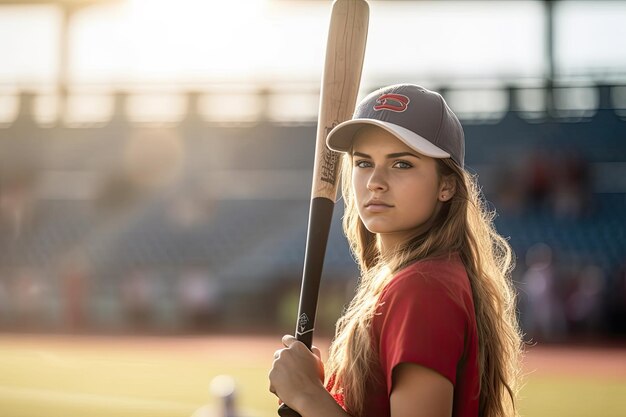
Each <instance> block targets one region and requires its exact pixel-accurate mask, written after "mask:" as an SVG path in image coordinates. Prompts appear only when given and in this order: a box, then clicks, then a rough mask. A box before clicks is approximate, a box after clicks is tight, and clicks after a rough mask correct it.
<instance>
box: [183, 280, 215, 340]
mask: <svg viewBox="0 0 626 417" xmlns="http://www.w3.org/2000/svg"><path fill="white" fill-rule="evenodd" d="M178 293H179V303H180V304H179V305H180V308H181V311H182V315H183V317H184V319H185V322H186V324H187V325H188V327H190V328H191V329H193V330H202V329H206V328H208V327H210V326H211V325H214V324H215V322H214V321H215V319H216V318H217V317H216V316H217V313H218V307H219V306H218V303H219V287H218V283H217V282H216V281H215V280H214V279H213V278H212V277H211V276H210V275H209V273H208V272H207V271H206V270H204V269H203V268H190V269H188V270H186V271H185V272H183V274H182V275H181V277H180V280H179V288H178Z"/></svg>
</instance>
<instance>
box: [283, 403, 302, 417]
mask: <svg viewBox="0 0 626 417" xmlns="http://www.w3.org/2000/svg"><path fill="white" fill-rule="evenodd" d="M278 415H279V416H280V417H300V414H298V412H297V411H294V410H292V409H291V408H289V407H287V405H286V404H281V406H280V407H278Z"/></svg>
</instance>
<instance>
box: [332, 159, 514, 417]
mask: <svg viewBox="0 0 626 417" xmlns="http://www.w3.org/2000/svg"><path fill="white" fill-rule="evenodd" d="M344 159H345V161H344V164H343V166H344V170H343V174H342V176H343V185H342V187H343V198H344V201H345V214H344V218H343V228H344V232H345V234H346V236H347V238H348V241H349V243H350V247H351V251H352V253H353V255H354V256H355V258H356V260H357V262H358V264H359V268H360V271H361V278H360V281H359V284H358V286H357V290H356V294H355V297H354V299H353V300H352V302H351V303H350V304H349V306H348V307H347V309H346V311H345V312H344V314H343V316H342V317H341V318H340V319H339V321H338V322H337V330H336V335H335V338H334V340H333V342H332V344H331V348H330V355H329V360H328V363H327V375H329V376H330V377H333V378H334V388H333V390H334V391H338V392H341V393H342V394H343V396H344V400H345V404H346V408H347V409H348V411H349V412H350V413H352V414H353V415H355V416H358V415H360V414H362V412H363V409H364V400H365V391H366V384H367V381H368V379H370V378H369V377H371V376H373V373H372V370H373V366H374V364H375V363H376V362H377V358H376V352H375V350H374V349H373V345H372V340H371V329H370V327H371V322H372V317H373V315H374V313H375V309H376V307H377V300H378V297H379V295H380V293H381V291H382V289H383V288H384V287H385V285H386V284H387V283H388V282H389V281H390V280H391V279H392V278H393V274H394V272H397V271H398V270H400V269H401V268H403V267H405V266H407V265H408V264H410V263H412V262H415V261H417V260H423V259H426V258H432V257H436V256H440V255H445V254H448V253H450V252H458V253H459V254H460V256H461V259H462V261H463V264H464V266H465V269H466V271H467V275H468V277H469V280H470V284H471V287H472V295H473V300H474V308H475V313H476V323H477V327H478V341H479V370H480V415H481V416H482V417H505V416H507V417H508V416H517V415H518V413H517V410H516V407H515V398H516V395H517V390H518V388H519V380H520V372H519V371H520V362H521V351H522V338H521V333H520V329H519V326H518V323H517V319H516V314H515V291H514V288H513V285H512V283H511V280H510V278H511V271H512V270H513V267H514V259H513V256H512V250H511V248H510V246H509V244H508V242H507V241H506V240H505V239H504V238H503V237H502V236H500V235H499V234H498V233H497V232H496V230H495V228H494V226H493V219H494V217H495V212H494V211H491V210H489V209H488V207H487V205H486V202H485V200H484V199H483V197H482V193H481V190H480V189H479V186H478V183H477V178H476V177H475V176H473V175H471V174H470V173H468V172H467V171H466V170H464V169H462V168H460V167H459V166H458V165H457V164H456V163H454V162H453V161H452V160H451V159H437V160H436V161H437V171H438V175H439V178H440V180H441V178H442V177H443V176H450V175H451V176H452V177H453V178H454V180H455V182H456V191H455V193H454V196H453V198H452V199H450V200H448V201H447V202H445V203H444V205H443V207H442V209H441V210H440V212H439V213H438V214H437V217H436V218H435V219H434V222H433V225H432V227H431V228H430V230H429V231H428V232H426V234H425V235H422V236H419V237H417V238H415V239H413V240H412V241H410V242H407V244H406V245H405V247H404V248H403V249H402V250H401V251H399V252H398V253H396V254H394V256H393V257H391V259H383V258H382V256H381V253H380V252H379V249H378V248H379V245H378V243H377V238H376V235H375V234H373V233H371V232H369V231H368V230H367V229H366V228H365V226H364V224H363V223H362V222H361V220H360V218H359V215H358V211H357V206H356V201H355V198H354V195H353V192H352V189H351V187H352V181H351V178H352V169H353V168H352V157H351V155H350V154H346V155H344Z"/></svg>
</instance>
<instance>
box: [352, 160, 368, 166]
mask: <svg viewBox="0 0 626 417" xmlns="http://www.w3.org/2000/svg"><path fill="white" fill-rule="evenodd" d="M354 166H355V167H357V168H369V167H371V166H372V164H371V163H370V162H368V161H363V160H359V161H355V162H354Z"/></svg>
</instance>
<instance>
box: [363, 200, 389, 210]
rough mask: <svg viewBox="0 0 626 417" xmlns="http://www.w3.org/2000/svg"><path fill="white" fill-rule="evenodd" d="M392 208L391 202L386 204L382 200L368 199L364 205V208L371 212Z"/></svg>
mask: <svg viewBox="0 0 626 417" xmlns="http://www.w3.org/2000/svg"><path fill="white" fill-rule="evenodd" d="M391 208H393V206H392V205H391V204H387V203H385V202H383V201H370V202H368V203H367V204H366V205H365V209H366V210H367V211H370V212H372V213H380V212H383V211H387V210H389V209H391Z"/></svg>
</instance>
